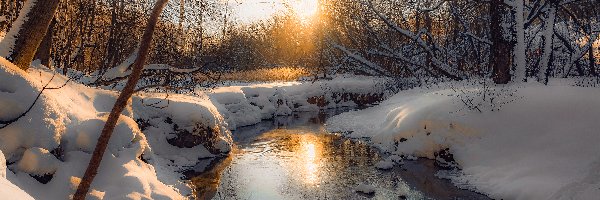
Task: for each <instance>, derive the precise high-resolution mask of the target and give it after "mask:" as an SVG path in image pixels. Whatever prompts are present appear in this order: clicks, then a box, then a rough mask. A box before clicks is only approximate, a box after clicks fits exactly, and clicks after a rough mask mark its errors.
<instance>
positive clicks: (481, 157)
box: [327, 80, 600, 199]
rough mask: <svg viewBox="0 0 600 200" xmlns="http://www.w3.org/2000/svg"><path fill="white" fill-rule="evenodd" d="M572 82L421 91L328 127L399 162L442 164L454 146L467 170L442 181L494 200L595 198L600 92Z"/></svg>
mask: <svg viewBox="0 0 600 200" xmlns="http://www.w3.org/2000/svg"><path fill="white" fill-rule="evenodd" d="M572 82H573V81H569V80H551V82H550V85H549V86H545V85H541V84H538V83H524V84H517V85H509V86H492V87H489V86H488V87H487V88H486V89H483V87H475V86H473V85H472V84H467V83H466V82H462V83H452V84H451V85H447V86H440V87H436V88H434V89H413V90H408V91H404V92H400V93H398V94H396V95H395V96H393V97H391V98H389V99H388V100H386V101H384V102H382V103H381V104H380V105H378V106H375V107H371V108H368V109H365V110H360V111H351V112H348V113H343V114H341V115H338V116H334V117H333V118H330V119H329V120H328V121H327V126H328V130H329V131H333V132H343V133H345V134H347V136H348V137H353V138H360V139H365V140H368V141H370V143H371V144H373V145H374V146H376V147H378V148H379V149H380V150H382V151H383V152H385V153H387V154H389V155H391V156H399V155H415V156H419V157H427V158H431V159H434V158H436V157H435V153H436V152H439V151H440V150H443V149H446V148H449V151H450V153H452V154H453V155H454V159H455V160H456V162H457V163H458V164H459V165H460V167H461V169H462V171H461V172H459V173H444V174H440V176H443V177H446V178H450V179H452V181H453V182H455V183H456V184H458V185H463V186H465V185H467V186H470V187H474V188H476V189H477V190H478V191H480V192H483V193H485V194H487V195H489V196H490V197H492V198H497V199H595V198H597V197H599V196H600V154H599V152H600V132H599V131H598V130H600V123H599V122H600V106H599V105H600V90H599V89H598V88H594V87H588V88H584V87H573V86H570V85H572V84H573V83H572ZM484 94H485V95H484ZM484 96H485V97H484ZM492 110H493V111H492Z"/></svg>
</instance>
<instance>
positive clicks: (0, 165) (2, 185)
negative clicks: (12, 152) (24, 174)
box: [0, 151, 33, 200]
mask: <svg viewBox="0 0 600 200" xmlns="http://www.w3.org/2000/svg"><path fill="white" fill-rule="evenodd" d="M6 173H7V172H6V159H5V158H4V154H3V153H2V151H0V196H2V198H4V199H24V200H25V199H33V197H31V196H29V194H27V193H25V191H23V190H21V188H19V187H17V186H16V185H14V184H13V183H11V182H10V181H9V180H7V179H6ZM8 173H12V172H8Z"/></svg>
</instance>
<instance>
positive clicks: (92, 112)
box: [0, 58, 384, 199]
mask: <svg viewBox="0 0 600 200" xmlns="http://www.w3.org/2000/svg"><path fill="white" fill-rule="evenodd" d="M50 80H51V81H50ZM48 82H50V83H49V84H48V86H47V87H48V88H57V89H46V90H45V91H44V92H43V93H42V95H41V96H40V98H39V99H38V100H37V102H36V103H35V105H34V106H33V107H32V109H31V110H30V111H29V112H28V113H27V114H26V115H25V116H24V117H22V118H21V119H19V120H18V121H16V122H14V123H12V124H10V125H8V126H6V127H4V128H0V151H1V152H2V157H1V158H3V159H4V157H5V158H6V160H7V162H4V161H2V162H1V164H2V165H0V175H1V176H0V185H1V186H2V187H1V188H0V195H3V197H6V196H4V195H5V194H10V195H17V196H16V197H15V199H30V198H31V197H33V198H35V199H68V198H69V195H72V194H73V193H74V192H75V189H76V187H77V185H78V183H79V181H80V179H81V177H82V175H83V173H84V171H85V168H86V166H87V164H88V161H89V159H90V157H91V153H92V151H93V149H94V147H95V145H96V140H97V138H98V137H99V134H100V131H101V129H102V127H103V125H104V122H105V120H106V118H107V116H108V113H109V112H110V110H111V109H112V106H113V104H114V102H115V99H116V97H117V95H118V92H116V91H111V90H103V89H95V88H90V87H87V86H84V85H82V84H80V83H77V82H75V81H69V82H68V83H67V84H65V85H64V87H61V86H62V85H63V84H64V83H65V82H67V78H66V77H64V76H62V75H59V74H54V73H53V72H52V71H51V70H49V69H46V68H44V67H43V66H38V67H34V68H32V69H29V70H28V72H23V71H22V70H20V69H18V68H17V67H16V66H14V65H13V64H11V63H10V62H8V61H6V60H5V59H2V58H0V120H3V121H6V120H10V119H13V118H15V117H17V116H19V115H20V114H21V113H23V112H24V111H25V110H27V108H28V107H29V106H30V105H31V104H32V103H33V102H34V100H35V99H36V96H37V95H38V94H39V93H40V91H41V90H42V89H43V87H44V86H45V85H46V84H47V83H48ZM383 82H384V80H380V79H373V78H364V77H359V78H347V77H339V78H337V79H334V80H329V81H318V82H315V83H311V82H306V83H299V82H293V83H272V84H252V85H246V86H228V87H221V88H217V89H215V90H214V91H210V92H198V94H197V95H194V96H191V95H178V94H168V96H167V94H164V93H140V94H138V95H136V96H134V97H133V98H132V102H131V104H130V105H131V106H128V107H127V108H126V110H125V111H124V112H123V114H122V115H121V118H120V120H119V122H118V125H117V128H116V129H115V132H114V133H113V135H112V138H111V140H110V143H109V146H108V149H107V153H106V154H105V156H104V158H103V161H102V165H101V166H100V170H99V174H98V176H97V177H96V179H95V180H94V182H93V184H92V187H91V194H90V195H89V196H88V197H90V198H91V199H185V198H189V197H190V195H191V193H192V191H191V188H190V186H189V184H188V182H186V181H183V180H181V178H182V175H181V173H180V172H181V171H182V170H185V169H188V168H193V166H194V165H196V164H197V163H198V161H199V159H204V158H210V157H215V156H219V155H221V154H225V153H227V152H228V151H229V150H230V148H231V145H232V140H231V132H230V130H231V129H235V128H237V127H240V126H245V125H251V124H254V123H258V122H260V120H262V119H269V118H272V117H273V116H277V115H288V114H291V112H292V111H311V110H318V109H321V108H331V107H339V106H348V105H356V104H363V103H364V102H370V101H372V100H373V99H377V98H382V97H383V87H384V84H382V83H383ZM5 163H7V165H8V166H6V165H4V164H5ZM6 168H7V169H6ZM4 172H6V173H4ZM29 195H30V196H29Z"/></svg>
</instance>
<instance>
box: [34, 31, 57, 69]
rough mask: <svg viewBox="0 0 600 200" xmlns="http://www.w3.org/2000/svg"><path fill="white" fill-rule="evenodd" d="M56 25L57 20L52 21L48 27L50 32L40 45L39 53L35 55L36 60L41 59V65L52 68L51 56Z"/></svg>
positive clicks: (47, 32)
mask: <svg viewBox="0 0 600 200" xmlns="http://www.w3.org/2000/svg"><path fill="white" fill-rule="evenodd" d="M55 24H56V21H55V20H52V22H51V23H50V26H49V27H48V31H46V36H44V40H43V41H42V43H41V44H40V47H39V48H38V50H37V52H36V53H35V59H40V61H41V64H42V65H44V66H46V67H50V54H51V53H52V36H53V35H54V31H53V30H54V25H55Z"/></svg>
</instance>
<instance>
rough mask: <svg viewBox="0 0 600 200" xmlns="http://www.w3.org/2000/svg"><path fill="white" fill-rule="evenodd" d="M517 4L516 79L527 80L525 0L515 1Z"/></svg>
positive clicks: (519, 80)
mask: <svg viewBox="0 0 600 200" xmlns="http://www.w3.org/2000/svg"><path fill="white" fill-rule="evenodd" d="M513 3H514V4H515V7H514V9H515V32H516V33H515V35H516V37H517V38H516V39H517V41H516V43H515V46H514V57H515V58H514V59H515V72H514V74H513V75H514V79H515V81H518V82H523V81H526V78H527V77H526V74H527V60H526V57H525V56H526V55H525V54H526V53H525V45H526V44H525V22H524V20H525V19H524V16H523V15H524V14H525V13H524V8H523V7H524V5H523V3H524V2H523V0H515V1H513Z"/></svg>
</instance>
